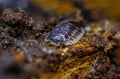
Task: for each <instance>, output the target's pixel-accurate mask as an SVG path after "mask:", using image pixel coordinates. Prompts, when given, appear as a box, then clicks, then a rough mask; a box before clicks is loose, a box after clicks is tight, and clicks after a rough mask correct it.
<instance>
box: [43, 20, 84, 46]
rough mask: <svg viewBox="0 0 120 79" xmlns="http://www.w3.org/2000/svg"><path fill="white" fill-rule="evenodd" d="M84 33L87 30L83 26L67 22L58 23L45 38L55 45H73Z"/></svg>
mask: <svg viewBox="0 0 120 79" xmlns="http://www.w3.org/2000/svg"><path fill="white" fill-rule="evenodd" d="M84 34H85V30H84V29H83V28H82V27H78V26H75V25H74V24H72V23H70V22H65V23H60V24H58V25H56V26H55V27H54V28H53V29H52V31H50V32H49V33H47V34H45V39H46V40H47V41H50V43H52V44H54V45H72V44H75V43H77V42H78V41H79V40H80V38H81V37H82V36H83V35H84Z"/></svg>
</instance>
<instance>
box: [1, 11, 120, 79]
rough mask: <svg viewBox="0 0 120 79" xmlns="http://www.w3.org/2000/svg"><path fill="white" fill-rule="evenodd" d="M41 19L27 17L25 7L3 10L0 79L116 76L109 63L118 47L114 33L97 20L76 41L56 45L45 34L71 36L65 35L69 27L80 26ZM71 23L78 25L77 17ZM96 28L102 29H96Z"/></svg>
mask: <svg viewBox="0 0 120 79" xmlns="http://www.w3.org/2000/svg"><path fill="white" fill-rule="evenodd" d="M18 14H20V16H18ZM74 19H75V18H74ZM35 20H37V21H35ZM42 20H43V19H34V18H32V17H30V16H29V15H28V14H27V13H26V12H25V11H24V10H18V11H14V10H12V9H6V10H4V11H3V14H2V16H1V18H0V24H1V25H0V62H1V63H0V70H1V71H0V78H1V79H18V78H19V79H48V78H49V79H89V78H93V79H96V78H97V79H119V75H118V74H117V72H116V67H115V65H114V64H111V63H112V61H111V58H112V56H111V54H113V51H114V50H115V49H116V46H117V44H116V41H115V39H114V38H113V36H114V32H111V31H105V30H104V29H103V28H102V27H99V26H98V25H99V23H98V25H95V26H96V27H92V28H91V26H88V27H89V28H90V29H91V31H86V35H85V36H81V37H80V40H78V41H77V42H76V43H73V44H72V45H59V46H56V45H51V44H49V43H48V42H45V39H44V37H43V36H44V34H46V33H49V32H50V33H52V34H54V33H55V34H62V35H66V36H68V37H70V38H72V37H73V36H74V34H73V36H72V35H69V34H67V33H68V32H69V31H70V30H71V29H69V28H73V30H71V31H75V30H77V29H78V28H79V27H77V26H74V25H73V24H72V26H71V23H70V22H69V20H65V21H63V22H66V21H68V22H66V24H65V25H64V23H63V24H61V21H60V20H59V21H57V20H56V19H54V20H53V19H52V21H51V20H47V23H46V22H44V21H42ZM73 22H74V23H76V24H78V25H80V22H79V20H78V19H75V20H74V21H73ZM69 23H70V24H69ZM59 24H60V25H59ZM92 24H94V23H92ZM67 25H69V26H67ZM65 26H66V27H65ZM64 27H65V28H66V29H65V28H64ZM58 28H59V29H60V30H58V32H57V33H56V29H58ZM61 28H64V29H61ZM80 28H81V27H80ZM95 28H96V29H97V28H101V30H99V29H98V30H99V31H98V32H96V30H94V29H95ZM79 30H80V29H79ZM70 33H71V32H70ZM79 33H80V34H82V33H83V32H80V31H79ZM83 34H84V33H83ZM75 36H76V35H75ZM49 38H50V37H49ZM65 39H68V40H71V39H69V38H67V37H65ZM75 39H76V37H75ZM71 41H73V40H71Z"/></svg>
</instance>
